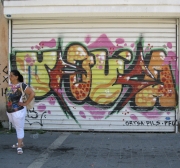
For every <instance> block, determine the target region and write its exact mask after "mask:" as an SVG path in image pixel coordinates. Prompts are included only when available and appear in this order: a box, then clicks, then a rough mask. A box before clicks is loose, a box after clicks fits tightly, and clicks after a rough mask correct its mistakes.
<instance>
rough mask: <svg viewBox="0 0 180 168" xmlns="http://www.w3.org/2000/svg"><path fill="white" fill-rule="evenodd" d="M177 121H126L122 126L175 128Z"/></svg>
mask: <svg viewBox="0 0 180 168" xmlns="http://www.w3.org/2000/svg"><path fill="white" fill-rule="evenodd" d="M177 122H178V121H150V120H149V121H126V122H125V124H124V125H123V126H160V125H161V126H162V125H164V126H175V125H176V123H177Z"/></svg>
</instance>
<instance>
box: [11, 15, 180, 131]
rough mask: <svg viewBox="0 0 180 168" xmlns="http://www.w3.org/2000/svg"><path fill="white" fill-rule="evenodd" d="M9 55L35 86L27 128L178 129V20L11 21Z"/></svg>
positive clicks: (13, 67)
mask: <svg viewBox="0 0 180 168" xmlns="http://www.w3.org/2000/svg"><path fill="white" fill-rule="evenodd" d="M10 61H11V69H18V70H19V71H20V72H21V73H22V74H23V76H24V78H25V82H26V83H27V84H28V85H29V86H30V87H32V88H33V90H34V91H35V93H36V97H35V98H36V102H35V106H34V108H33V109H31V110H29V111H28V112H27V116H26V124H25V128H26V129H44V130H66V131H67V130H71V131H72V130H74V131H89V130H91V131H122V132H123V131H124V132H130V131H132V132H143V131H147V132H148V131H149V132H174V131H175V125H176V110H177V109H176V108H177V92H178V90H177V89H178V75H179V74H178V69H177V55H176V20H175V19H117V18H116V19H113V18H112V19H104V18H101V19H99V18H96V19H92V18H86V19H80V18H79V19H77V18H76V19H74V18H61V19H57V20H13V22H12V52H11V53H10Z"/></svg>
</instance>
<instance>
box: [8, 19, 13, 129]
mask: <svg viewBox="0 0 180 168" xmlns="http://www.w3.org/2000/svg"><path fill="white" fill-rule="evenodd" d="M8 24H9V31H8V38H9V39H8V41H9V46H8V53H9V54H8V75H10V72H11V60H10V54H11V50H12V20H11V19H9V20H8ZM8 84H10V79H9V78H8ZM11 129H12V123H11V122H9V130H11Z"/></svg>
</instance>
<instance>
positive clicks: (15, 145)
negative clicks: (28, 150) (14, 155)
mask: <svg viewBox="0 0 180 168" xmlns="http://www.w3.org/2000/svg"><path fill="white" fill-rule="evenodd" d="M11 147H12V148H13V149H15V148H17V147H18V143H16V144H13V145H12V146H11ZM22 147H24V143H23V142H22Z"/></svg>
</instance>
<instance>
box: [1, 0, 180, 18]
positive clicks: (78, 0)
mask: <svg viewBox="0 0 180 168" xmlns="http://www.w3.org/2000/svg"><path fill="white" fill-rule="evenodd" d="M4 15H5V16H6V17H7V18H13V19H15V18H52V17H53V18H58V17H67V16H68V17H131V18H132V17H141V18H144V17H165V18H167V17H174V18H178V17H180V1H179V0H151V1H149V0H143V1H142V0H111V1H109V0H86V1H84V0H68V1H59V0H51V1H49V0H43V1H37V0H32V1H28V0H25V1H22V0H21V1H5V2H4Z"/></svg>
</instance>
